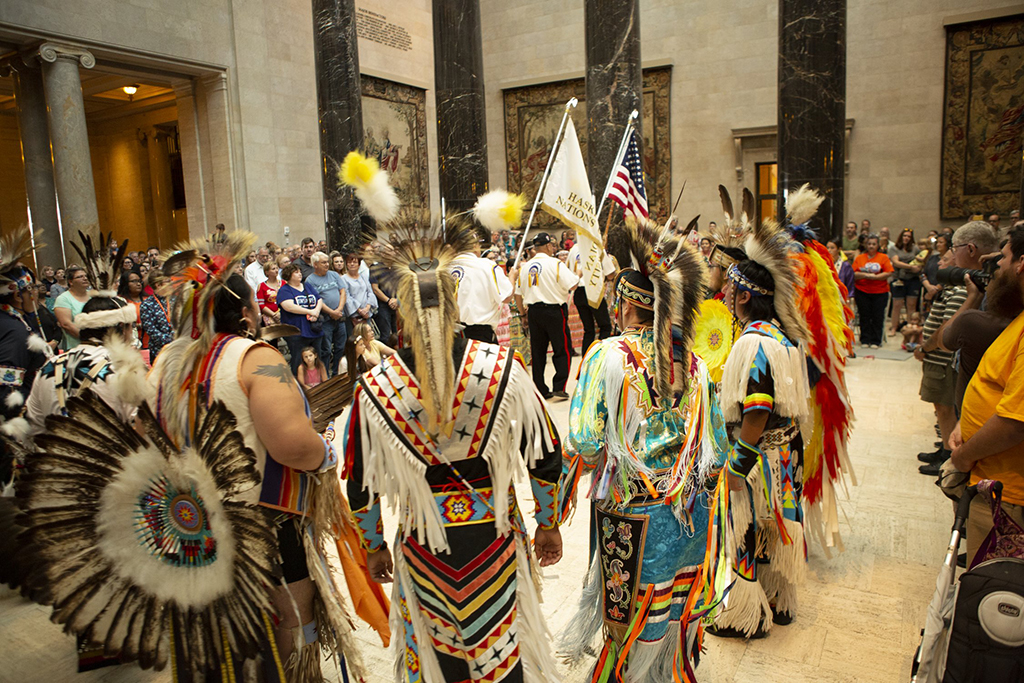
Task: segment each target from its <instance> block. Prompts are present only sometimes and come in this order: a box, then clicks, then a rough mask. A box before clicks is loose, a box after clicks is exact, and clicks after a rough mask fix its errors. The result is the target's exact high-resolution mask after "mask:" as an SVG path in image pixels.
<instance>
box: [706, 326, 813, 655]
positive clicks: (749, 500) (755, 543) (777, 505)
mask: <svg viewBox="0 0 1024 683" xmlns="http://www.w3.org/2000/svg"><path fill="white" fill-rule="evenodd" d="M808 395H809V389H808V385H807V370H806V358H805V356H804V353H803V351H802V350H801V349H800V348H799V347H798V346H796V345H794V344H793V342H792V341H791V340H790V339H789V338H788V337H786V335H785V334H783V332H782V330H781V329H780V327H779V324H778V323H777V322H766V321H757V322H752V323H750V324H748V325H747V327H746V328H745V329H744V330H743V334H742V335H740V337H739V338H738V339H737V340H736V343H735V345H734V346H733V348H732V351H731V353H730V355H729V359H728V360H727V361H726V364H725V372H724V375H723V378H722V395H721V401H722V408H723V410H724V412H725V419H726V421H727V422H729V423H731V424H736V423H739V422H740V421H741V420H742V418H743V416H744V415H746V414H747V413H750V412H752V411H762V410H763V411H768V413H769V416H768V422H767V424H766V425H765V427H764V431H763V432H762V433H761V437H760V439H759V440H758V442H757V443H756V444H745V443H743V441H742V440H741V439H739V428H738V426H737V428H736V430H735V431H734V432H733V436H734V438H735V441H736V445H735V447H734V449H733V451H732V455H731V456H730V458H729V462H728V465H727V466H728V467H729V469H730V471H731V472H733V473H734V474H737V475H739V476H742V477H746V479H747V483H748V485H749V489H748V491H749V493H748V492H747V491H744V492H737V493H732V494H731V497H732V501H731V503H730V504H728V506H727V507H728V509H729V511H730V513H731V524H729V525H727V526H728V531H727V534H726V539H725V540H724V543H723V544H722V550H724V551H725V557H724V558H723V562H727V563H729V564H730V565H732V566H731V567H730V569H731V570H732V571H734V572H735V574H734V576H735V579H736V581H735V583H733V585H732V588H731V590H730V591H729V594H728V595H727V596H726V598H725V602H724V609H723V610H722V611H721V613H720V615H719V616H718V617H717V619H716V620H715V626H716V627H717V628H734V629H736V630H739V631H742V632H744V633H745V634H747V635H748V636H750V635H752V634H754V632H755V631H757V629H758V626H759V625H760V626H761V629H762V630H763V631H764V632H767V631H768V630H770V628H771V625H772V610H773V609H774V610H775V611H776V612H779V613H786V614H789V615H791V616H792V615H795V613H796V583H797V581H798V579H799V578H800V576H801V575H802V573H803V569H804V564H805V557H806V553H805V545H804V531H803V511H802V509H801V497H802V496H801V494H802V489H803V440H802V438H801V436H800V418H801V417H803V416H805V415H806V412H807V397H808ZM724 488H725V487H724V485H723V487H721V488H720V493H721V492H722V489H724ZM751 504H752V505H753V518H751Z"/></svg>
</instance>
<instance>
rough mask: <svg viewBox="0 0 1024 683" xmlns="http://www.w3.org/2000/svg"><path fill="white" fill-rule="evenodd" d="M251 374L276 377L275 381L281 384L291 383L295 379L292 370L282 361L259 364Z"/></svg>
mask: <svg viewBox="0 0 1024 683" xmlns="http://www.w3.org/2000/svg"><path fill="white" fill-rule="evenodd" d="M252 374H254V375H259V376H261V377H276V378H277V381H279V382H280V383H281V384H291V383H292V382H294V381H295V378H294V377H292V371H291V370H290V369H289V368H288V366H287V365H285V364H284V363H275V364H274V365H260V366H259V367H257V368H256V370H255V372H253V373H252Z"/></svg>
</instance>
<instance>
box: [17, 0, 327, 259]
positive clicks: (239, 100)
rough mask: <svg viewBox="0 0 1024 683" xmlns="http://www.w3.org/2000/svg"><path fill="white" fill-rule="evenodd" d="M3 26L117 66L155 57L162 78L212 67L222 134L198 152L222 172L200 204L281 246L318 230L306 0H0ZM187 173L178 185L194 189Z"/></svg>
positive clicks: (193, 201) (195, 208) (198, 215)
mask: <svg viewBox="0 0 1024 683" xmlns="http://www.w3.org/2000/svg"><path fill="white" fill-rule="evenodd" d="M3 25H6V28H10V29H11V31H12V33H13V34H15V35H17V34H18V33H25V34H34V35H38V36H47V37H50V38H53V39H64V40H69V41H80V42H82V43H85V44H86V45H87V46H89V47H91V48H93V49H94V51H97V52H110V53H113V56H112V57H111V59H113V60H114V61H120V62H122V63H123V64H124V65H129V64H131V63H136V64H142V63H144V64H146V66H147V67H153V66H154V65H160V63H161V62H165V63H164V64H162V65H161V66H162V71H163V72H164V73H165V74H167V73H170V74H177V75H180V76H182V77H184V78H189V77H197V76H202V74H203V73H215V72H216V71H217V70H222V71H224V72H225V73H226V74H227V76H228V81H227V117H228V118H227V119H225V120H224V125H225V126H226V127H227V130H228V131H229V132H228V133H226V134H225V135H224V136H222V139H223V144H221V143H219V142H218V139H217V138H216V136H210V139H207V140H204V143H206V144H208V145H209V146H208V147H207V148H206V149H203V150H202V153H203V154H209V155H210V156H211V157H212V160H211V163H212V164H213V166H212V168H217V169H220V170H221V171H222V172H223V173H224V174H225V175H226V176H227V177H226V178H224V179H223V182H222V183H221V184H220V186H219V187H218V189H217V194H216V196H211V197H210V198H209V200H208V203H209V204H210V205H211V206H213V205H214V204H215V200H216V199H221V200H222V204H224V203H225V202H224V199H225V197H226V198H227V199H229V200H230V201H228V202H226V203H228V204H232V203H233V204H234V206H233V207H231V208H232V210H231V212H230V214H231V215H230V217H229V218H228V219H227V220H224V219H223V218H222V220H224V222H225V223H232V224H237V225H239V226H240V227H247V228H249V229H251V230H253V231H254V232H256V233H257V234H259V235H260V237H261V240H268V239H272V240H274V241H276V242H278V243H281V242H282V241H283V231H282V228H283V226H286V225H287V226H290V227H291V239H292V241H293V242H295V241H297V240H298V239H300V238H301V236H305V235H310V236H313V237H316V238H318V239H319V238H321V237H322V236H323V234H324V230H323V197H322V191H321V183H320V176H319V173H320V171H319V156H320V155H319V138H318V133H317V125H318V124H317V110H316V85H315V80H314V77H313V19H312V8H311V4H310V3H309V1H308V0H125V1H123V2H113V1H112V0H76V1H75V2H65V1H63V0H7V1H6V2H3V3H0V28H5V26H3ZM23 39H24V40H25V41H28V40H29V39H30V37H29V36H28V35H26V36H25V37H24V38H23ZM183 144H188V143H187V141H186V142H183ZM95 157H96V155H95V154H94V160H95ZM188 180H189V179H186V185H187V186H188V187H189V190H193V189H194V188H197V187H198V184H193V185H191V186H189V185H188ZM204 181H205V182H206V183H208V182H209V179H208V178H205V179H204ZM97 190H98V191H101V190H100V188H99V187H98V188H97ZM225 193H226V194H225ZM196 194H199V193H198V192H190V195H189V197H188V201H189V203H190V205H191V206H190V208H191V209H192V211H190V214H194V216H193V217H192V222H191V226H190V227H191V230H192V233H193V234H196V232H197V231H198V232H199V233H200V234H201V231H202V212H201V208H202V207H201V203H200V202H199V200H198V199H197V198H196V197H195V195H196ZM219 215H221V216H223V215H224V207H223V206H222V207H221V212H219ZM212 218H213V216H212V215H208V216H207V222H208V223H210V225H209V226H208V227H209V228H210V229H212V223H214V222H216V221H215V220H212ZM103 227H104V229H109V228H108V226H107V225H104V226H103Z"/></svg>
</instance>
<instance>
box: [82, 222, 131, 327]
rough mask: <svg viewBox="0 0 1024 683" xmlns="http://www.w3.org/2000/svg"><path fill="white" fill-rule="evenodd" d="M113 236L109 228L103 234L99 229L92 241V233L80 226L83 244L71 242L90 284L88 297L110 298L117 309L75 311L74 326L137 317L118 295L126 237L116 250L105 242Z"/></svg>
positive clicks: (113, 324)
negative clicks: (79, 257) (95, 238)
mask: <svg viewBox="0 0 1024 683" xmlns="http://www.w3.org/2000/svg"><path fill="white" fill-rule="evenodd" d="M113 236H114V233H112V232H108V233H107V234H106V235H103V234H102V233H101V234H100V237H99V242H98V243H96V244H93V241H92V237H91V236H90V235H87V234H86V233H84V232H82V231H81V230H79V231H78V239H79V241H80V242H81V243H82V245H81V246H79V245H78V244H77V243H76V242H72V243H71V246H72V247H74V249H75V251H77V252H78V255H79V256H81V257H82V267H83V268H85V275H86V277H88V278H89V285H90V286H91V287H92V289H90V290H89V297H90V298H105V299H110V300H111V301H113V302H114V303H116V304H117V308H116V309H111V310H106V311H93V312H91V313H79V314H78V315H76V316H75V326H76V327H77V328H78V329H80V330H98V329H103V328H106V327H116V326H118V325H131V324H133V323H134V322H135V320H136V314H135V307H134V306H131V305H129V304H128V302H127V301H125V300H124V299H122V298H121V297H119V296H118V295H117V281H118V279H119V278H120V273H121V264H122V263H123V262H124V258H125V254H127V253H128V240H125V241H123V242H121V245H120V246H119V247H118V248H117V249H116V250H115V251H111V250H110V249H107V248H106V247H105V246H104V245H106V244H109V243H110V240H111V239H112V238H113Z"/></svg>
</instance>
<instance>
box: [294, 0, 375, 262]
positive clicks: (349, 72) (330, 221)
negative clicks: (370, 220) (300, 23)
mask: <svg viewBox="0 0 1024 683" xmlns="http://www.w3.org/2000/svg"><path fill="white" fill-rule="evenodd" d="M313 54H314V58H315V61H316V95H317V110H318V113H319V117H320V160H321V171H322V172H323V179H324V212H325V221H326V226H325V228H326V232H327V246H328V248H330V249H339V250H344V249H345V248H346V247H348V246H354V244H355V243H356V242H357V241H358V238H359V234H360V232H361V231H362V227H361V220H360V214H361V213H362V209H361V207H360V206H359V203H358V202H357V201H356V199H355V196H354V195H353V194H352V191H351V190H350V189H349V188H344V187H339V186H338V168H339V166H340V165H341V162H342V161H343V160H344V158H345V155H346V154H348V153H349V152H351V151H353V150H359V149H361V148H362V145H363V104H362V91H361V89H360V85H359V44H358V40H357V38H356V8H355V0H313ZM299 236H300V237H304V236H305V233H304V232H302V231H301V229H300V231H299Z"/></svg>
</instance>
